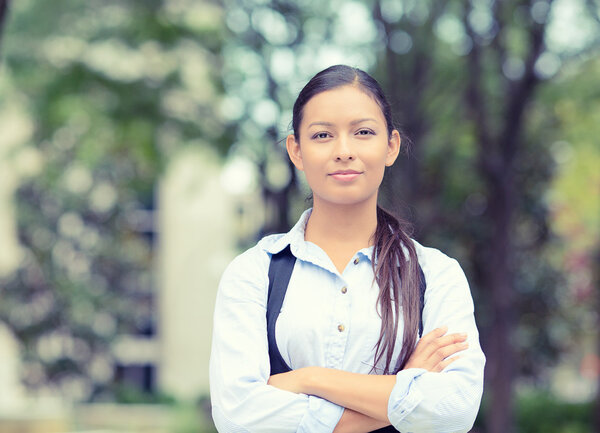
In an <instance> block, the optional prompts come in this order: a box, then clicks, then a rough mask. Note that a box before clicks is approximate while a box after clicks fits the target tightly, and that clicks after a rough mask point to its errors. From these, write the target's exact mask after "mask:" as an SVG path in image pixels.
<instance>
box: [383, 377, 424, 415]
mask: <svg viewBox="0 0 600 433" xmlns="http://www.w3.org/2000/svg"><path fill="white" fill-rule="evenodd" d="M426 372H427V370H425V369H423V368H409V369H406V370H402V371H400V372H398V374H396V384H395V385H394V388H393V389H392V393H391V394H390V399H389V401H388V418H389V419H390V422H391V423H392V425H399V424H400V423H401V422H402V421H403V420H404V418H405V417H406V415H408V414H409V413H411V412H412V411H413V410H414V409H415V407H417V405H418V404H419V403H421V400H423V394H422V393H421V391H420V390H419V389H418V388H417V387H416V386H413V385H414V383H415V379H416V378H417V377H419V376H421V375H422V374H423V373H426Z"/></svg>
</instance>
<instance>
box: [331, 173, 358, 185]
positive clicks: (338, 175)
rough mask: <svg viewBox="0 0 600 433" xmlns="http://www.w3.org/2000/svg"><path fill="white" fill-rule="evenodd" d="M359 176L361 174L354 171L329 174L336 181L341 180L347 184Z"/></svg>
mask: <svg viewBox="0 0 600 433" xmlns="http://www.w3.org/2000/svg"><path fill="white" fill-rule="evenodd" d="M361 174H362V173H361V172H359V171H355V170H340V171H336V172H334V173H331V174H330V176H331V177H333V178H334V179H336V180H341V181H342V182H349V181H351V180H354V179H356V178H357V177H358V176H359V175H361Z"/></svg>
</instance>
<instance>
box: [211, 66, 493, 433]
mask: <svg viewBox="0 0 600 433" xmlns="http://www.w3.org/2000/svg"><path fill="white" fill-rule="evenodd" d="M292 126H293V134H290V135H289V136H288V137H287V140H286V146H287V151H288V154H289V157H290V158H291V160H292V162H293V163H294V165H295V166H296V168H298V169H299V170H301V171H303V172H304V173H305V175H306V180H307V182H308V184H309V186H310V188H311V190H312V193H313V207H312V209H309V210H307V211H305V212H304V214H303V215H302V217H301V218H300V220H299V221H298V223H297V224H296V225H295V226H294V228H292V230H290V231H289V232H288V233H286V234H278V235H271V236H267V237H265V238H263V239H262V240H261V241H260V242H259V243H258V244H257V245H256V246H255V247H253V248H251V249H250V250H248V251H246V252H245V253H243V254H241V255H240V256H238V257H237V258H236V259H235V260H234V261H233V262H232V263H231V264H230V265H229V267H228V268H227V269H226V271H225V273H224V274H223V277H222V280H221V283H220V285H219V292H218V295H217V302H216V307H215V315H214V331H213V332H214V334H213V343H212V352H211V362H210V378H211V401H212V405H213V418H214V421H215V424H216V426H217V428H218V430H219V431H220V432H295V431H299V432H332V431H334V432H370V431H374V430H377V429H380V428H384V427H386V426H389V425H390V424H391V425H392V426H393V428H395V429H397V430H399V431H402V432H436V433H439V432H466V431H468V430H469V429H470V428H471V426H472V424H473V422H474V419H475V416H476V415H477V412H478V409H479V403H480V400H481V394H482V390H483V367H484V364H485V357H484V355H483V353H482V351H481V348H480V346H479V341H478V332H477V328H476V325H475V320H474V317H473V302H472V298H471V295H470V292H469V287H468V283H467V281H466V279H465V276H464V273H463V272H462V270H461V268H460V266H459V265H458V263H457V262H456V261H455V260H453V259H451V258H449V257H447V256H445V255H444V254H443V253H441V252H439V251H438V250H435V249H432V248H426V247H423V246H421V245H419V244H418V243H417V242H416V241H413V240H412V239H410V238H409V237H408V236H407V235H406V233H405V232H404V230H403V228H402V225H401V224H400V223H399V222H398V220H396V219H395V218H394V217H393V216H392V215H390V214H389V213H387V212H386V211H384V210H383V209H381V208H380V207H378V205H377V195H378V189H379V186H380V184H381V181H382V179H383V174H384V170H385V167H389V166H391V165H392V164H393V163H394V161H395V160H396V158H397V156H398V152H399V149H400V143H401V139H400V135H399V133H398V131H397V130H396V129H394V126H393V123H392V118H391V110H390V106H389V104H388V102H387V101H386V99H385V97H384V95H383V92H382V90H381V88H380V86H379V85H378V83H377V82H376V81H375V80H374V79H373V78H372V77H371V76H369V75H368V74H366V73H365V72H363V71H361V70H358V69H355V68H350V67H348V66H343V65H338V66H333V67H330V68H328V69H326V70H324V71H321V72H320V73H319V74H317V75H315V76H314V77H313V78H312V79H311V80H310V81H309V82H308V84H307V85H306V86H305V87H304V88H303V89H302V91H301V92H300V94H299V96H298V99H297V100H296V103H295V104H294V110H293V120H292ZM288 248H289V249H288ZM286 250H287V251H290V252H291V255H293V259H295V264H294V265H293V266H294V267H293V273H292V275H291V278H290V280H289V283H288V285H287V292H286V293H285V295H284V296H285V298H284V300H283V306H282V308H281V311H280V313H279V316H278V319H277V322H276V323H277V326H276V328H275V337H276V338H274V340H275V346H276V349H278V355H279V354H280V355H281V356H280V357H281V359H282V362H283V363H284V365H287V366H289V369H290V371H286V369H283V370H281V371H286V372H283V373H278V372H273V373H272V372H271V362H272V359H270V357H269V350H270V349H272V347H271V348H270V347H269V343H268V338H267V320H266V313H267V298H268V297H269V292H270V290H269V266H270V262H271V258H272V257H275V256H278V255H280V254H281V252H282V251H286ZM421 270H422V274H421ZM421 275H424V280H422V279H421ZM271 284H272V282H271ZM423 286H426V290H425V292H424V306H423V307H422V311H421V305H420V290H421V289H422V287H423ZM396 312H398V314H396ZM420 325H422V327H423V337H422V338H419V335H420V333H419V327H420ZM417 341H418V343H417ZM276 352H277V350H276ZM271 358H273V352H271ZM388 429H392V427H388ZM392 431H393V430H392Z"/></svg>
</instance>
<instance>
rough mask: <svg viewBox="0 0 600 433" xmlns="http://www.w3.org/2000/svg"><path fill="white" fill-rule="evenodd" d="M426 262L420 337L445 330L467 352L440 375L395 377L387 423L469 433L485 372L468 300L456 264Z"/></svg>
mask: <svg viewBox="0 0 600 433" xmlns="http://www.w3.org/2000/svg"><path fill="white" fill-rule="evenodd" d="M429 259H430V260H429V261H428V262H426V263H425V264H424V266H423V269H424V272H425V275H426V280H427V291H426V292H425V308H424V311H423V325H424V334H426V333H428V332H430V331H432V330H433V329H435V328H438V327H441V326H444V325H445V326H448V332H449V333H455V332H464V333H467V336H468V337H467V341H468V343H469V348H468V349H467V350H464V351H462V352H460V358H459V359H458V360H456V361H454V362H452V363H451V364H450V365H448V366H447V367H446V368H445V369H444V370H443V371H442V372H439V373H433V372H429V371H426V370H423V369H407V370H403V371H400V372H398V374H397V375H396V376H397V379H396V384H395V386H394V388H393V390H392V393H391V394H390V399H389V402H388V417H389V419H390V422H391V423H392V425H393V426H394V427H395V428H396V429H397V430H399V431H403V432H416V431H418V432H421V433H427V432H431V433H454V432H468V431H469V430H470V429H471V427H472V426H473V423H474V421H475V418H476V416H477V412H478V411H479V405H480V402H481V396H482V393H483V371H484V366H485V355H484V354H483V352H482V350H481V347H480V344H479V333H478V331H477V327H476V324H475V318H474V315H473V300H472V297H471V293H470V290H469V286H468V283H467V280H466V277H465V275H464V273H463V271H462V269H461V268H460V266H459V265H458V262H456V260H454V259H450V258H449V257H447V256H445V255H444V254H442V253H440V252H437V253H435V254H434V255H433V259H431V255H430V256H429Z"/></svg>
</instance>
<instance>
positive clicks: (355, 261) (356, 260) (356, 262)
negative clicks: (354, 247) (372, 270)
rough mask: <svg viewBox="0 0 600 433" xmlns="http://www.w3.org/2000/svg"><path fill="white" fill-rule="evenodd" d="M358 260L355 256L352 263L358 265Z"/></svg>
mask: <svg viewBox="0 0 600 433" xmlns="http://www.w3.org/2000/svg"><path fill="white" fill-rule="evenodd" d="M358 262H359V260H358V257H357V258H355V259H354V264H355V265H358Z"/></svg>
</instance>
